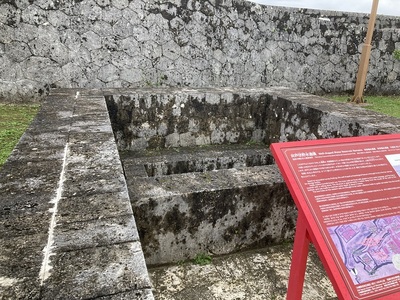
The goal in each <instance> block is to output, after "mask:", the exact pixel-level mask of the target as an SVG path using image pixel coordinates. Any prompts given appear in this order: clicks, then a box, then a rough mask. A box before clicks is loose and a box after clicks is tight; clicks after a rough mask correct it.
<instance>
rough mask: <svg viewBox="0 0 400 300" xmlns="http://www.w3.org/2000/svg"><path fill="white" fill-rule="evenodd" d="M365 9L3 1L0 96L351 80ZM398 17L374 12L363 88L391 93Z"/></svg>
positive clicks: (314, 86)
mask: <svg viewBox="0 0 400 300" xmlns="http://www.w3.org/2000/svg"><path fill="white" fill-rule="evenodd" d="M367 22H368V15H366V14H354V13H344V12H332V11H317V10H310V9H294V8H282V7H271V6H262V5H258V4H255V3H251V2H248V1H243V0H223V1H220V0H208V1H203V0H190V1H187V0H185V1H178V0H170V1H161V0H156V1H144V0H135V1H126V0H124V1H122V0H121V1H95V0H83V1H72V2H71V1H49V0H43V1H36V2H32V1H29V0H20V1H1V2H0V65H1V66H2V67H1V69H0V99H1V100H2V101H19V100H35V99H39V98H43V96H44V95H45V94H47V92H48V91H49V88H52V87H62V88H70V87H72V88H77V87H81V88H83V87H89V88H100V87H101V88H104V87H108V88H114V87H144V86H160V85H166V86H191V87H210V86H217V87H218V86H242V87H248V86H250V87H261V86H264V87H265V86H277V85H278V86H288V87H291V88H295V89H298V90H301V91H306V92H311V93H325V92H342V91H349V90H352V89H353V88H354V84H355V79H356V73H357V65H358V62H359V57H360V51H361V47H360V44H361V43H362V42H363V39H364V37H365V34H366V27H367ZM399 27H400V21H399V18H396V17H388V16H378V19H377V23H376V30H375V34H374V38H373V43H372V55H371V66H370V73H369V75H368V78H367V91H368V92H378V93H398V91H399V87H400V81H399V76H400V75H399V72H400V61H396V60H395V59H394V58H393V51H394V50H395V49H396V48H399V47H400V34H399V30H398V28H399Z"/></svg>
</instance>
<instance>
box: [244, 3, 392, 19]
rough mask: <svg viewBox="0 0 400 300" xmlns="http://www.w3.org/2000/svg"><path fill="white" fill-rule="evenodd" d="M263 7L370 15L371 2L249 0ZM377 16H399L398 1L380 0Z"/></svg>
mask: <svg viewBox="0 0 400 300" xmlns="http://www.w3.org/2000/svg"><path fill="white" fill-rule="evenodd" d="M251 1H252V2H257V3H260V4H265V5H275V6H287V7H301V8H314V9H324V10H339V11H348V12H360V13H371V8H372V2H373V0H339V1H335V0H251ZM378 14H382V15H391V16H400V1H399V0H380V1H379V6H378Z"/></svg>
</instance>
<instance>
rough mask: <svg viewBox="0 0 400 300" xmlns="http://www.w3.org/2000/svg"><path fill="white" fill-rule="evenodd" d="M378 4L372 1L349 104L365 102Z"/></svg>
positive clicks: (376, 0) (374, 0)
mask: <svg viewBox="0 0 400 300" xmlns="http://www.w3.org/2000/svg"><path fill="white" fill-rule="evenodd" d="M378 3H379V0H373V3H372V9H371V15H370V17H369V23H368V31H367V37H366V39H365V43H364V45H363V48H362V52H361V59H360V65H359V67H358V73H357V82H356V88H355V90H354V96H353V98H352V99H351V102H355V103H364V102H365V101H364V97H363V93H364V88H365V83H366V81H367V72H368V65H369V58H370V56H371V41H372V34H373V32H374V27H375V20H376V13H377V11H378Z"/></svg>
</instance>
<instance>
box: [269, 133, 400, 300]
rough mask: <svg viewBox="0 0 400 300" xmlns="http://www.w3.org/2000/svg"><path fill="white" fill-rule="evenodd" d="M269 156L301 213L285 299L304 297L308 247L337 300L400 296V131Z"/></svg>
mask: <svg viewBox="0 0 400 300" xmlns="http://www.w3.org/2000/svg"><path fill="white" fill-rule="evenodd" d="M271 151H272V154H273V156H274V158H275V160H276V163H277V165H278V167H279V169H280V170H281V172H282V175H283V177H284V180H285V182H286V184H287V186H288V188H289V190H290V193H291V195H292V197H293V199H294V201H295V203H296V206H297V208H298V211H299V216H298V220H297V226H296V236H295V242H294V248H293V254H292V265H291V271H290V278H289V286H288V294H287V299H289V300H293V299H301V295H302V288H303V282H304V275H305V267H306V260H307V254H308V246H309V243H310V242H312V243H313V244H314V246H315V248H316V249H317V252H318V254H319V256H320V258H321V261H322V263H323V265H324V267H325V270H326V271H327V274H328V277H329V278H330V280H331V282H332V284H333V287H334V289H335V291H336V293H337V295H338V297H339V299H359V300H370V299H385V300H389V299H400V134H390V135H375V136H364V137H351V138H338V139H326V140H308V141H298V142H286V143H274V144H272V145H271ZM299 283H302V284H299Z"/></svg>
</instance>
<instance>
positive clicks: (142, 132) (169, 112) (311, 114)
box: [105, 87, 399, 150]
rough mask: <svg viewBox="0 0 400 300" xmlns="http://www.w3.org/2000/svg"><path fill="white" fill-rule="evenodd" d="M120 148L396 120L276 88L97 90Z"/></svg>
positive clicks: (259, 139) (359, 128) (247, 138)
mask: <svg viewBox="0 0 400 300" xmlns="http://www.w3.org/2000/svg"><path fill="white" fill-rule="evenodd" d="M105 94H106V99H107V101H106V102H107V106H108V109H109V111H110V117H111V122H112V126H113V130H114V133H115V138H116V142H117V144H118V148H119V149H120V150H144V149H147V150H154V149H157V148H160V149H162V148H171V147H172V148H174V147H188V146H189V147H192V146H206V145H222V144H246V143H249V144H254V143H256V144H257V143H258V144H259V143H261V144H265V145H269V144H270V143H272V142H285V141H293V140H305V139H321V138H334V137H345V136H358V135H372V134H382V133H394V132H398V130H399V125H398V124H399V120H398V119H396V118H392V117H388V116H383V115H380V114H378V113H376V112H373V111H369V110H365V109H364V108H362V107H359V106H357V105H352V104H350V103H334V102H332V101H329V100H326V99H324V98H321V97H318V96H313V95H310V94H306V93H302V92H297V91H293V90H290V89H288V88H284V87H273V88H236V89H234V88H209V89H206V88H203V89H190V88H153V89H144V88H139V89H133V90H131V89H127V90H124V89H119V90H114V91H112V90H110V91H105Z"/></svg>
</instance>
